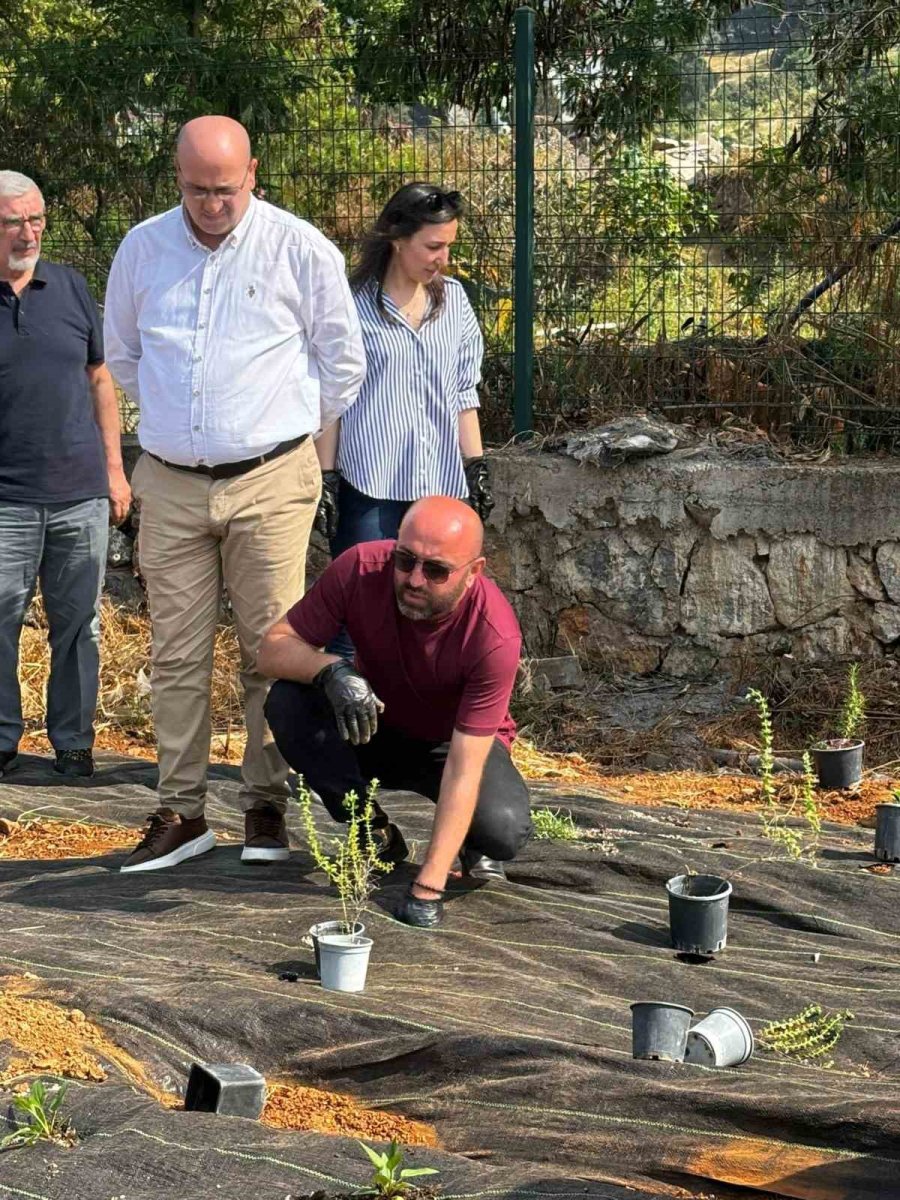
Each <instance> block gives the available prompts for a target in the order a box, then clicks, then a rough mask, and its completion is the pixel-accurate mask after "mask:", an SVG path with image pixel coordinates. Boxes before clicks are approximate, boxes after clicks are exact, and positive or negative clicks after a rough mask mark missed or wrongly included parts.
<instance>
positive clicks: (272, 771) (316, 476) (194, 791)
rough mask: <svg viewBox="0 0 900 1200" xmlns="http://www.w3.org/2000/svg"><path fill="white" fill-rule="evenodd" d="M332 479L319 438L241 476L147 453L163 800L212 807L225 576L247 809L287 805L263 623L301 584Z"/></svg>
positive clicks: (138, 491)
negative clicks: (325, 486) (210, 473)
mask: <svg viewBox="0 0 900 1200" xmlns="http://www.w3.org/2000/svg"><path fill="white" fill-rule="evenodd" d="M321 488H322V479H321V473H320V471H319V463H318V459H317V457H316V451H315V447H314V445H313V441H312V438H307V439H306V441H305V442H303V443H302V445H300V446H298V447H297V448H296V449H295V450H292V451H290V452H289V453H288V454H285V455H282V457H281V458H276V459H274V460H273V461H272V462H269V463H264V464H263V465H262V466H261V467H257V468H256V469H255V470H253V471H248V472H247V474H246V475H238V476H237V477H235V478H234V479H221V480H212V479H208V478H207V477H206V476H204V475H195V474H193V473H191V472H188V471H176V470H174V469H173V468H171V467H166V466H164V465H163V464H162V463H161V462H158V461H157V460H156V459H155V458H152V457H151V456H150V455H149V454H142V455H141V457H140V458H139V459H138V462H137V465H136V466H135V469H134V473H133V477H132V489H133V491H134V495H135V498H136V499H137V500H138V502H139V504H140V527H139V533H138V553H139V560H140V570H141V574H142V575H143V577H144V579H145V581H146V584H147V593H148V597H149V601H150V620H151V625H152V631H153V647H152V653H151V660H152V673H151V678H150V684H151V702H152V707H153V720H154V723H155V725H156V738H157V743H158V758H159V791H158V795H159V805H160V807H167V808H171V809H174V810H175V812H177V813H180V814H181V815H182V816H184V817H198V816H200V815H201V814H202V813H203V809H204V803H205V800H206V792H207V768H208V764H209V749H210V740H211V723H210V687H211V682H212V667H213V645H214V639H215V631H216V623H217V620H218V617H219V605H220V600H221V596H222V584H223V582H224V584H225V587H226V589H227V591H228V597H229V599H230V601H231V605H232V609H233V611H234V622H235V628H236V631H237V637H238V643H239V645H240V652H241V683H242V685H243V691H244V719H245V722H246V727H247V747H246V750H245V752H244V761H243V765H242V768H241V774H242V778H243V784H242V787H241V791H240V802H241V808H242V810H243V811H245V812H246V811H247V810H248V809H250V808H253V807H254V805H258V804H260V803H267V804H271V805H273V806H274V807H276V808H279V809H281V810H283V809H284V808H285V807H286V804H287V797H288V786H287V776H288V766H287V764H286V763H285V761H284V759H283V758H282V757H281V755H280V754H279V753H278V750H277V748H276V746H275V743H274V741H273V740H272V735H271V733H270V732H269V729H268V726H267V725H266V722H265V717H264V715H263V704H264V703H265V699H266V694H267V693H268V690H269V684H270V681H269V680H268V679H265V678H263V676H262V675H259V674H258V673H257V672H256V670H255V663H256V654H257V651H258V649H259V644H260V642H261V640H262V637H263V634H264V633H265V632H266V630H267V629H268V628H269V626H270V625H271V624H272V623H273V621H275V620H277V619H278V618H279V617H281V616H282V615H283V614H284V612H285V611H286V610H287V609H288V608H290V606H291V605H292V604H294V603H295V602H296V601H297V600H298V599H299V598H300V596H301V595H302V594H303V586H304V580H305V574H306V551H307V547H308V544H309V536H310V532H311V531H312V524H313V518H314V516H315V513H316V507H317V505H318V502H319V496H320V494H321Z"/></svg>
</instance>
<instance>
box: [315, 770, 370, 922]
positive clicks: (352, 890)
mask: <svg viewBox="0 0 900 1200" xmlns="http://www.w3.org/2000/svg"><path fill="white" fill-rule="evenodd" d="M377 791H378V780H377V779H373V780H372V782H371V783H370V785H369V790H368V792H367V793H366V802H365V804H364V805H363V807H362V809H360V807H359V798H358V796H357V795H356V793H355V792H348V793H347V795H346V796H345V797H344V807H345V808H346V809H347V813H348V818H347V825H346V830H345V833H344V835H343V836H342V837H336V838H333V839H332V850H331V854H328V853H327V852H326V851H325V850H324V849H323V846H322V842H321V841H320V839H319V833H318V830H317V829H316V824H315V821H314V819H313V807H312V806H313V801H312V793H311V792H310V790H309V788H308V787H307V786H306V784H305V783H304V782H303V781H301V783H300V787H299V791H298V794H297V803H298V804H299V805H300V819H301V821H302V823H303V829H304V832H305V834H306V841H307V845H308V846H309V852H310V854H311V855H312V857H313V861H314V862H315V864H316V866H317V867H318V868H319V870H320V871H323V872H324V873H325V875H327V877H328V881H329V882H330V883H332V884H333V885H334V886H335V887H336V888H337V893H338V896H339V897H340V901H341V912H342V915H343V926H344V929H345V930H346V932H347V933H350V932H351V931H352V930H353V927H354V925H355V924H356V922H357V921H358V920H359V919H360V917H361V916H362V914H363V912H364V911H365V908H366V904H367V903H368V900H369V896H370V895H371V894H372V892H373V891H374V890H375V886H376V876H377V875H378V874H379V872H389V871H390V870H391V869H392V868H391V866H390V864H389V863H384V862H382V861H381V859H380V858H379V857H378V847H377V846H376V844H375V839H374V837H373V836H372V818H373V817H374V815H375V795H376V793H377Z"/></svg>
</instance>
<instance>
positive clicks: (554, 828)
mask: <svg viewBox="0 0 900 1200" xmlns="http://www.w3.org/2000/svg"><path fill="white" fill-rule="evenodd" d="M531 823H532V825H533V826H534V836H535V837H536V838H537V839H538V840H539V841H540V840H543V841H552V842H574V841H576V840H577V838H578V827H577V826H576V824H575V822H574V821H573V820H572V814H571V813H570V812H565V813H564V812H563V811H562V809H559V808H557V809H552V808H536V809H534V811H533V812H532V814H531Z"/></svg>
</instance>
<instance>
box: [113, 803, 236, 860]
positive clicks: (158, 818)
mask: <svg viewBox="0 0 900 1200" xmlns="http://www.w3.org/2000/svg"><path fill="white" fill-rule="evenodd" d="M215 844H216V835H215V834H214V833H213V832H212V830H211V829H210V828H209V827H208V825H207V824H206V818H205V817H182V816H180V815H179V814H178V813H176V812H173V811H172V809H171V808H159V809H157V810H156V812H154V813H151V814H150V816H149V817H148V818H147V828H146V830H145V831H144V836H143V837H142V838H141V840H140V842H138V844H137V846H136V847H135V848H134V850H132V852H131V853H130V854H129V855H128V857H127V858H126V859H125V862H124V863H123V864H122V866H121V867H120V868H119V870H120V871H161V870H163V869H164V868H166V867H174V866H176V865H177V864H178V863H180V862H184V860H185V859H186V858H195V857H196V856H197V855H198V854H205V853H206V852H207V850H212V848H213V847H214V846H215Z"/></svg>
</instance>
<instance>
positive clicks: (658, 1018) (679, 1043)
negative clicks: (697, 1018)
mask: <svg viewBox="0 0 900 1200" xmlns="http://www.w3.org/2000/svg"><path fill="white" fill-rule="evenodd" d="M693 1017H694V1010H693V1009H692V1008H685V1006H684V1005H683V1004H666V1003H663V1002H660V1001H656V1000H638V1001H637V1002H636V1003H635V1004H632V1006H631V1055H632V1058H652V1059H657V1060H659V1061H661V1062H679V1063H680V1062H684V1051H685V1047H686V1046H687V1035H688V1030H689V1029H690V1027H691V1021H692V1020H693Z"/></svg>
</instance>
